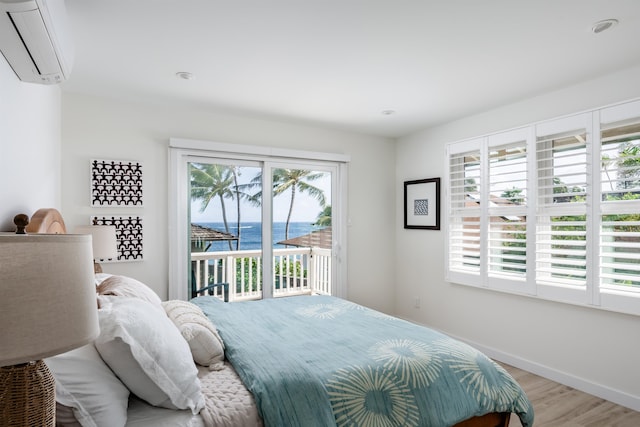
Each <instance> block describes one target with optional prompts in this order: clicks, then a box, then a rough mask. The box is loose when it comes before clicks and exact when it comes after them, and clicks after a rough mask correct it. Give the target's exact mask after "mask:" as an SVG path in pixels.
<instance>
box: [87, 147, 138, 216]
mask: <svg viewBox="0 0 640 427" xmlns="http://www.w3.org/2000/svg"><path fill="white" fill-rule="evenodd" d="M91 206H93V207H100V208H104V207H121V206H132V207H142V206H143V205H142V164H141V163H140V162H136V161H121V160H98V159H93V160H91Z"/></svg>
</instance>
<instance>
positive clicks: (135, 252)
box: [91, 215, 143, 262]
mask: <svg viewBox="0 0 640 427" xmlns="http://www.w3.org/2000/svg"><path fill="white" fill-rule="evenodd" d="M91 224H93V225H115V226H116V240H117V246H118V258H117V261H118V262H122V261H141V260H142V259H143V257H142V217H140V216H137V215H122V216H116V215H108V216H92V217H91ZM101 262H102V261H101ZM114 262H116V260H114Z"/></svg>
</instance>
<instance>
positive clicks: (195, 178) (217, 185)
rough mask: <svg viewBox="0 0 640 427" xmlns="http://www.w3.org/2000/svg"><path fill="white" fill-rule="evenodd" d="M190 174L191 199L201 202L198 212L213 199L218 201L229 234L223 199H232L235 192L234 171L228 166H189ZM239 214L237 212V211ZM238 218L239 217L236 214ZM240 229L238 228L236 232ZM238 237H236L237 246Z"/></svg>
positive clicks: (230, 247)
mask: <svg viewBox="0 0 640 427" xmlns="http://www.w3.org/2000/svg"><path fill="white" fill-rule="evenodd" d="M190 174H191V198H192V199H195V200H202V204H201V205H200V212H204V210H205V209H207V206H209V203H210V202H211V200H213V199H214V198H216V197H217V198H218V199H219V200H220V206H221V208H222V221H223V222H224V229H225V231H226V232H227V233H229V224H228V223H227V208H226V206H225V199H233V198H234V192H233V191H232V190H233V189H234V188H235V189H236V191H237V188H238V186H237V184H236V185H234V182H237V181H234V177H235V176H236V175H235V173H234V170H233V168H232V167H230V166H225V165H214V164H195V163H192V164H191V166H190ZM238 212H239V211H238ZM238 216H240V215H239V214H238ZM239 231H240V228H239V227H238V232H239ZM239 241H240V236H238V244H239ZM228 243H229V250H232V249H233V247H232V246H231V240H229V241H228Z"/></svg>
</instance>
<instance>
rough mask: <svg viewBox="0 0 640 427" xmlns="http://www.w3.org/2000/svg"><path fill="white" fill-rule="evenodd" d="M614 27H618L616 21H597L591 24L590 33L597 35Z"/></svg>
mask: <svg viewBox="0 0 640 427" xmlns="http://www.w3.org/2000/svg"><path fill="white" fill-rule="evenodd" d="M616 25H618V20H617V19H603V20H602V21H598V22H596V23H595V24H593V27H591V31H593V33H594V34H599V33H601V32H603V31H606V30H608V29H609V28H611V27H615V26H616Z"/></svg>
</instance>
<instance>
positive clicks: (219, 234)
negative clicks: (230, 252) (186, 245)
mask: <svg viewBox="0 0 640 427" xmlns="http://www.w3.org/2000/svg"><path fill="white" fill-rule="evenodd" d="M217 240H238V237H236V236H234V235H233V234H231V233H225V232H224V231H220V230H215V229H213V228H209V227H204V226H202V225H198V224H191V241H192V242H214V241H217Z"/></svg>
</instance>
